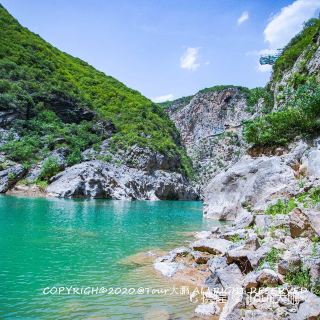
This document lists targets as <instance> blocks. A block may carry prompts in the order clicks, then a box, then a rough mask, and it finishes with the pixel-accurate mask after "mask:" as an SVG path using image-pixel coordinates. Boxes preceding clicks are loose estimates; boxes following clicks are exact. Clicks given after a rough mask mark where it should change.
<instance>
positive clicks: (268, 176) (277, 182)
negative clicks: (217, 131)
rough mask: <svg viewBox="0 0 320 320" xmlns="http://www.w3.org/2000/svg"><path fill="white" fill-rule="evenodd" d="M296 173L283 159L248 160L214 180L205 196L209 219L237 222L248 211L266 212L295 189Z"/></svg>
mask: <svg viewBox="0 0 320 320" xmlns="http://www.w3.org/2000/svg"><path fill="white" fill-rule="evenodd" d="M296 185H297V181H296V178H295V172H294V170H293V169H292V168H291V167H290V166H288V165H287V164H286V163H285V161H284V160H283V159H281V158H280V157H270V158H269V157H260V158H256V159H255V158H251V157H249V156H246V157H244V158H242V159H241V161H239V162H237V163H236V164H235V165H234V166H232V167H231V168H230V169H228V170H227V171H225V172H221V173H220V174H218V175H217V176H215V177H214V178H213V179H212V181H211V182H210V183H209V185H208V186H207V187H206V189H205V192H204V198H205V208H204V214H205V216H206V217H207V218H214V219H218V220H234V219H235V218H236V217H237V216H238V215H239V214H240V213H241V212H243V211H244V210H246V209H247V208H249V209H257V210H258V209H260V210H262V209H264V208H265V207H266V205H267V203H268V201H271V200H273V199H276V198H283V197H286V196H288V195H289V194H290V192H292V190H293V189H294V188H295V187H296Z"/></svg>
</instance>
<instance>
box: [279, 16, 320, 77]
mask: <svg viewBox="0 0 320 320" xmlns="http://www.w3.org/2000/svg"><path fill="white" fill-rule="evenodd" d="M319 32H320V20H319V19H311V20H309V21H308V22H307V23H306V24H305V27H304V28H303V30H302V31H301V32H300V33H298V34H297V35H296V36H295V37H294V38H292V39H291V41H290V42H289V43H288V45H287V46H286V47H285V48H284V49H283V52H282V54H281V55H280V57H279V58H278V59H277V60H276V62H275V64H274V67H273V81H278V80H280V78H281V77H282V75H283V73H284V72H285V71H286V70H289V69H291V68H292V67H293V65H294V63H295V62H296V61H297V58H298V57H299V56H300V55H301V54H302V53H303V51H304V50H306V49H307V50H308V53H307V55H306V57H305V61H302V62H303V63H305V64H306V63H307V62H308V59H309V58H310V57H311V56H312V55H313V53H314V52H315V50H316V48H317V45H316V36H317V35H319Z"/></svg>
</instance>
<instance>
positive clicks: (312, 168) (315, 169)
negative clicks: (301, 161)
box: [306, 149, 320, 178]
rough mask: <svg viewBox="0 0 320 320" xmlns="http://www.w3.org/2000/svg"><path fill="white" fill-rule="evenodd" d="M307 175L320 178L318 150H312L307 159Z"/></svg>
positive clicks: (319, 152) (319, 154)
mask: <svg viewBox="0 0 320 320" xmlns="http://www.w3.org/2000/svg"><path fill="white" fill-rule="evenodd" d="M306 166H307V174H308V175H309V176H313V177H315V178H320V150H317V149H312V150H311V151H310V152H309V154H308V157H307V163H306Z"/></svg>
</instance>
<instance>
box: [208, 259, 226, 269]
mask: <svg viewBox="0 0 320 320" xmlns="http://www.w3.org/2000/svg"><path fill="white" fill-rule="evenodd" d="M208 265H209V270H210V271H211V272H212V273H215V272H216V271H217V270H218V269H223V268H225V267H227V258H226V257H220V256H216V257H213V258H211V259H210V260H209V262H208Z"/></svg>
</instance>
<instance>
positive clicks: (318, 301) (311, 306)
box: [292, 292, 320, 320]
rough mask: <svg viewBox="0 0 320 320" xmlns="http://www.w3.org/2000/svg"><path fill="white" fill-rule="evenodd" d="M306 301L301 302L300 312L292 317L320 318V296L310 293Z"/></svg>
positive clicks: (307, 319) (296, 318)
mask: <svg viewBox="0 0 320 320" xmlns="http://www.w3.org/2000/svg"><path fill="white" fill-rule="evenodd" d="M304 299H305V301H304V302H303V303H301V304H300V306H299V309H298V312H297V313H296V315H294V316H293V317H292V319H294V320H318V319H319V318H320V298H319V297H317V296H316V295H315V294H312V293H310V292H309V293H308V294H306V295H305V297H304Z"/></svg>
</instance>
